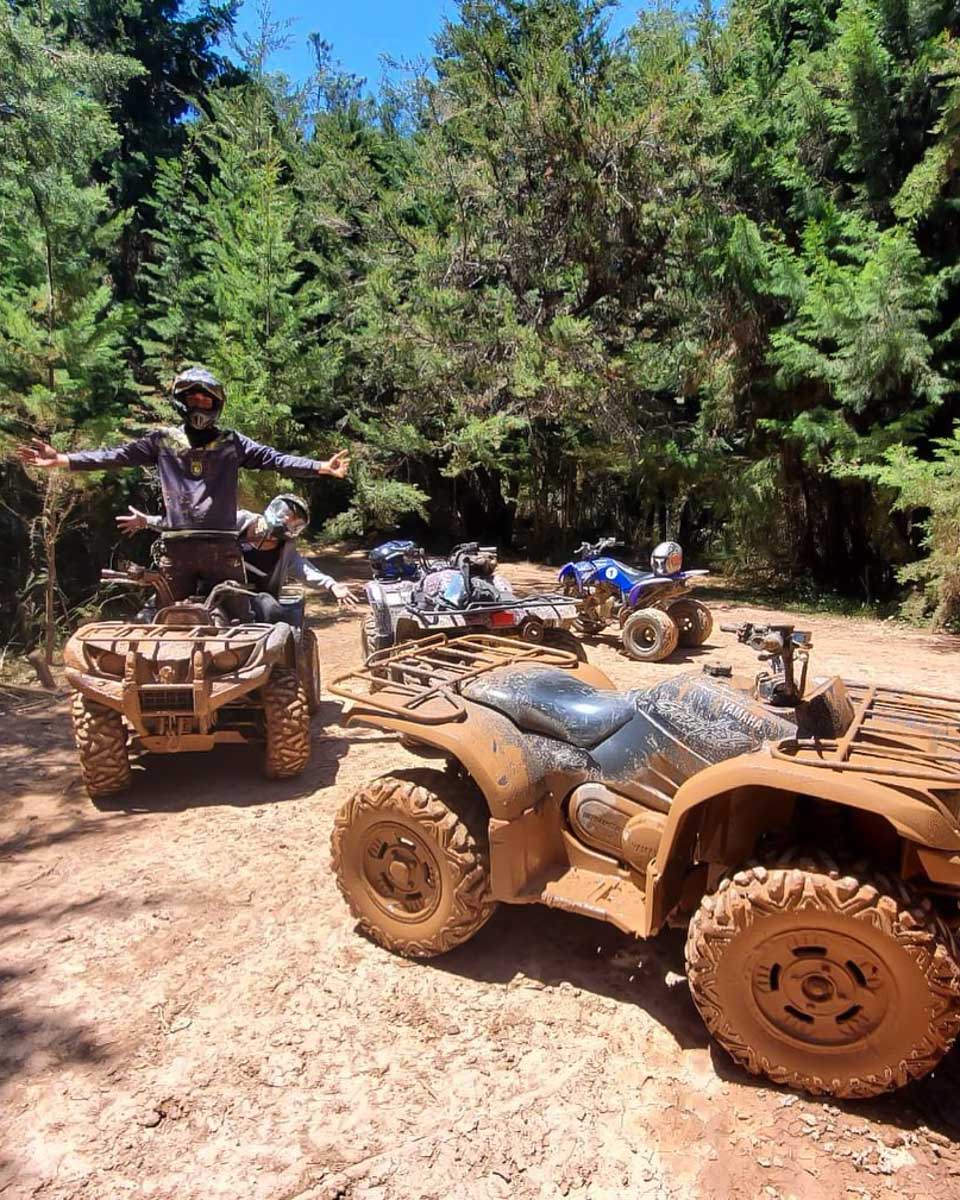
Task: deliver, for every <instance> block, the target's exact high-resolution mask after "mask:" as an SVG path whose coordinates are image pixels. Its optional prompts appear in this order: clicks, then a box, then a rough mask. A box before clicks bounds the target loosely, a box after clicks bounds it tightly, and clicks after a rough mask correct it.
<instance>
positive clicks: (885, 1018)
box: [686, 859, 960, 1099]
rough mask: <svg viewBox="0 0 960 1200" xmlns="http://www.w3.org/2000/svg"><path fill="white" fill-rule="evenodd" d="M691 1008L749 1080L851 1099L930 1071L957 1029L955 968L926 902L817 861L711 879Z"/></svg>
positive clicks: (691, 974)
mask: <svg viewBox="0 0 960 1200" xmlns="http://www.w3.org/2000/svg"><path fill="white" fill-rule="evenodd" d="M686 958H687V975H688V978H689V982H690V991H691V993H692V995H693V999H694V1003H695V1004H696V1006H697V1008H698V1009H699V1010H700V1015H701V1016H702V1017H703V1020H704V1022H705V1024H706V1026H707V1028H708V1029H709V1030H710V1032H711V1033H712V1034H713V1036H714V1037H715V1038H716V1039H717V1041H718V1042H719V1043H720V1045H721V1046H723V1048H724V1049H725V1050H726V1051H727V1052H728V1053H729V1054H730V1055H731V1056H732V1057H733V1058H734V1059H735V1060H736V1061H737V1062H738V1063H740V1064H741V1065H742V1066H744V1067H745V1068H746V1069H747V1070H748V1071H749V1072H750V1073H751V1074H753V1075H763V1076H766V1077H767V1078H768V1079H770V1080H772V1081H773V1082H774V1083H780V1084H786V1085H787V1086H788V1087H792V1088H796V1089H799V1090H801V1091H806V1092H811V1093H813V1094H814V1095H826V1096H836V1097H840V1098H843V1099H862V1098H866V1097H869V1096H876V1095H879V1094H880V1093H882V1092H887V1091H891V1090H893V1089H894V1088H897V1087H901V1086H902V1085H903V1084H906V1083H909V1082H910V1081H911V1080H913V1079H919V1078H920V1077H921V1076H923V1075H926V1074H927V1072H929V1071H931V1070H932V1069H933V1068H934V1067H935V1066H936V1065H937V1063H938V1062H939V1061H940V1060H941V1059H942V1058H943V1056H944V1055H945V1054H946V1053H947V1051H948V1050H949V1049H950V1047H951V1046H952V1045H953V1042H954V1039H955V1038H956V1036H957V1033H958V1030H960V966H958V963H957V958H956V951H955V948H954V945H953V941H952V938H951V936H950V934H949V932H948V930H947V929H946V927H945V926H944V925H943V923H942V921H940V919H939V918H938V917H937V916H936V914H935V913H934V911H933V909H932V907H931V906H930V903H929V901H927V900H923V899H920V898H919V897H918V896H917V894H916V893H915V892H913V891H912V890H911V889H910V888H908V887H907V886H906V885H905V884H903V883H902V882H901V881H899V880H891V879H888V878H886V877H884V876H880V875H875V874H871V873H869V872H868V871H866V870H864V871H859V872H857V873H856V874H850V875H847V874H843V873H842V871H840V870H838V869H837V868H836V865H835V864H833V863H831V862H830V861H829V860H826V859H811V860H806V861H803V862H800V863H798V864H797V865H795V866H790V865H787V866H784V865H782V864H778V865H777V866H771V867H763V866H754V867H749V868H746V869H745V870H742V871H737V872H736V873H734V874H733V875H731V876H727V877H726V878H725V879H723V880H721V882H720V886H719V888H718V889H717V891H716V892H714V893H712V894H711V895H708V896H705V897H704V899H703V901H702V902H701V905H700V908H699V909H698V910H697V912H696V914H695V915H694V918H693V920H692V921H691V923H690V928H689V932H688V936H687V946H686Z"/></svg>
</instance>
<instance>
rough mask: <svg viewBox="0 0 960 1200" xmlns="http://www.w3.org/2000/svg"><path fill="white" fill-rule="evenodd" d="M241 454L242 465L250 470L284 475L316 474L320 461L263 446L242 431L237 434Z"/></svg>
mask: <svg viewBox="0 0 960 1200" xmlns="http://www.w3.org/2000/svg"><path fill="white" fill-rule="evenodd" d="M235 436H236V439H237V448H238V451H239V455H240V466H241V467H246V468H247V469H248V470H250V471H279V472H280V473H281V474H282V475H293V476H299V475H316V474H317V473H318V472H319V470H320V462H319V461H318V460H317V459H315V458H301V457H300V456H299V455H297V454H281V452H280V451H279V450H274V448H273V447H272V446H262V445H261V444H260V443H259V442H255V441H254V440H253V438H248V437H245V436H244V435H243V434H242V433H238V434H236V435H235Z"/></svg>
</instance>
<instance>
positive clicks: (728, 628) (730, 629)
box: [720, 625, 740, 633]
mask: <svg viewBox="0 0 960 1200" xmlns="http://www.w3.org/2000/svg"><path fill="white" fill-rule="evenodd" d="M720 632H721V633H739V632H740V626H739V625H721V626H720Z"/></svg>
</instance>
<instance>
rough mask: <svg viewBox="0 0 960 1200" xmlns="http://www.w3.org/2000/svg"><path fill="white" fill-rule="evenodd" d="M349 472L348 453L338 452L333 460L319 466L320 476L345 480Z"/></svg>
mask: <svg viewBox="0 0 960 1200" xmlns="http://www.w3.org/2000/svg"><path fill="white" fill-rule="evenodd" d="M349 470H350V451H349V450H338V451H337V452H336V454H335V455H334V456H333V458H328V459H327V461H326V462H322V463H321V464H320V474H321V475H332V476H333V477H334V478H335V479H345V478H346V475H347V472H348V471H349Z"/></svg>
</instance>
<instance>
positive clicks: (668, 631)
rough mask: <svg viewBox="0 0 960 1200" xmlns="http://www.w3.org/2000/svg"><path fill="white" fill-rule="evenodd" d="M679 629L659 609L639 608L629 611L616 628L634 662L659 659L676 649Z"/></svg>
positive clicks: (667, 614)
mask: <svg viewBox="0 0 960 1200" xmlns="http://www.w3.org/2000/svg"><path fill="white" fill-rule="evenodd" d="M679 637H680V631H679V629H677V626H676V623H675V622H674V620H673V618H672V617H671V616H670V614H669V613H665V612H661V610H660V609H659V608H640V609H637V611H636V612H635V613H631V614H630V616H629V617H627V619H626V621H624V623H623V629H621V630H620V641H621V644H622V645H623V648H624V650H625V651H626V653H627V655H628V656H629V657H630V658H634V659H636V660H637V661H638V662H661V661H662V660H663V659H665V658H669V657H670V655H671V654H672V653H673V652H674V650H676V648H677V641H678V640H679Z"/></svg>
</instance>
